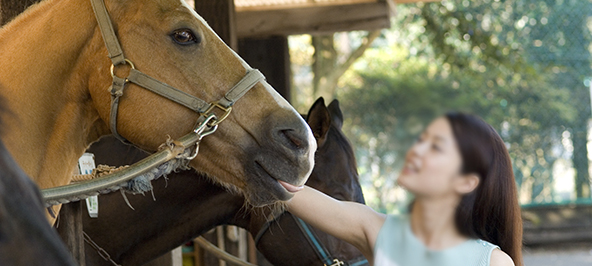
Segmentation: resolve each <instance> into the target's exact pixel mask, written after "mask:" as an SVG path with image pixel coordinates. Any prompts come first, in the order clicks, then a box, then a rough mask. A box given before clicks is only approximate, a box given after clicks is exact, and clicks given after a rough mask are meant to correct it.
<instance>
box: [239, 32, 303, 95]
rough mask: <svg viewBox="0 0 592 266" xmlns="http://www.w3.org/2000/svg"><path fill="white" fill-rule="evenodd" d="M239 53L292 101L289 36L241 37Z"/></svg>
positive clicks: (281, 93)
mask: <svg viewBox="0 0 592 266" xmlns="http://www.w3.org/2000/svg"><path fill="white" fill-rule="evenodd" d="M238 53H239V55H240V56H241V57H242V58H243V59H245V61H247V62H248V63H249V65H251V67H253V68H257V69H259V70H261V73H263V74H264V75H265V77H266V79H267V82H268V83H269V84H270V85H271V86H273V87H274V88H275V90H276V91H278V92H279V93H280V95H282V96H283V97H284V98H285V99H286V100H288V102H289V101H290V85H291V82H290V81H291V78H290V76H291V71H290V48H289V47H288V38H287V37H285V36H271V37H267V38H244V39H240V41H239V52H238Z"/></svg>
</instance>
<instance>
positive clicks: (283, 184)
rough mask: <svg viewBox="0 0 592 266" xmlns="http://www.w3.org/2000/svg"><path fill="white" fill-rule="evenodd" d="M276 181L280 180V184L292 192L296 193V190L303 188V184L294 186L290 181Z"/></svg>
mask: <svg viewBox="0 0 592 266" xmlns="http://www.w3.org/2000/svg"><path fill="white" fill-rule="evenodd" d="M278 182H280V185H282V186H283V187H284V188H285V189H286V190H287V191H289V192H292V193H296V192H298V191H300V190H302V189H304V186H299V187H297V186H294V185H292V184H290V183H287V182H284V181H281V180H278Z"/></svg>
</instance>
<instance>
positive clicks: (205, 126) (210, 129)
mask: <svg viewBox="0 0 592 266" xmlns="http://www.w3.org/2000/svg"><path fill="white" fill-rule="evenodd" d="M204 117H205V120H204V121H203V122H201V123H199V124H197V126H196V127H195V129H194V130H193V132H195V134H197V135H198V136H199V139H198V140H197V142H196V143H195V151H194V152H193V154H192V155H191V156H189V157H187V158H186V159H187V160H190V161H191V160H193V159H194V158H195V157H196V156H197V153H199V143H200V142H201V139H202V138H203V137H205V136H208V135H210V134H212V133H214V132H216V129H218V123H216V124H215V125H212V124H213V123H215V122H216V121H217V119H218V118H217V117H216V115H215V114H209V115H208V116H204Z"/></svg>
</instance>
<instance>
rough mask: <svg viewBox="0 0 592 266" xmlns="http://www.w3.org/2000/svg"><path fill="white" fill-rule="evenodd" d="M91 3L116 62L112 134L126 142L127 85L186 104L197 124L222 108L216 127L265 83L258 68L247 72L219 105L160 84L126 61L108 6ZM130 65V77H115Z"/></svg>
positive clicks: (98, 0) (98, 1) (101, 2)
mask: <svg viewBox="0 0 592 266" xmlns="http://www.w3.org/2000/svg"><path fill="white" fill-rule="evenodd" d="M91 4H92V7H93V10H94V13H95V16H96V19H97V23H98V24H99V28H100V30H101V35H102V36H103V41H104V42H105V47H106V48H107V52H108V53H109V58H110V59H111V62H112V63H113V64H112V65H111V76H112V77H113V83H112V84H111V86H110V88H109V92H110V93H111V113H110V115H109V126H110V128H111V132H112V134H113V135H114V136H115V137H117V138H118V139H119V140H121V141H123V142H128V141H127V140H125V139H124V138H123V137H122V136H121V135H119V133H118V132H117V111H118V109H119V101H120V98H121V96H122V95H123V90H124V88H125V84H126V83H127V82H131V83H134V84H136V85H138V86H140V87H142V88H145V89H147V90H149V91H151V92H153V93H156V94H158V95H160V96H162V97H164V98H167V99H169V100H171V101H174V102H176V103H178V104H180V105H183V106H185V107H187V108H189V109H191V110H193V111H194V112H196V113H199V114H200V117H199V119H198V123H201V122H203V121H204V120H205V118H206V117H207V116H209V114H210V113H211V112H212V111H213V109H215V108H219V109H221V110H222V111H223V112H224V114H223V115H222V116H221V117H219V118H218V117H216V118H215V119H214V121H213V122H211V124H210V126H216V125H217V124H219V123H220V122H222V121H223V120H224V119H225V118H226V117H227V116H228V115H229V114H230V112H231V111H232V105H233V104H234V103H235V102H236V101H237V100H238V99H240V98H241V97H242V96H244V95H245V93H247V92H248V91H249V90H250V89H251V88H253V87H254V86H255V85H256V84H257V83H259V82H261V81H263V80H265V77H264V76H263V74H262V73H261V72H260V71H259V70H257V69H251V68H248V69H247V73H246V74H245V76H244V77H243V78H242V79H241V80H240V81H239V82H238V83H237V84H236V85H234V87H232V88H231V89H230V90H229V91H228V92H227V93H226V95H224V97H223V98H221V99H219V100H218V101H217V102H213V103H208V102H206V101H204V100H202V99H200V98H197V97H195V96H193V95H190V94H188V93H186V92H184V91H181V90H179V89H176V88H174V87H172V86H170V85H168V84H166V83H164V82H161V81H159V80H157V79H155V78H153V77H151V76H149V75H146V74H144V73H142V72H141V71H139V70H137V69H136V68H135V66H134V64H133V63H132V62H131V61H130V60H128V59H126V58H125V57H124V55H123V50H122V48H121V45H120V44H119V41H118V39H117V35H115V30H114V29H113V24H112V22H111V19H110V18H109V13H108V12H107V7H106V6H105V2H104V0H91ZM126 64H127V65H129V66H130V67H131V70H130V73H129V75H128V76H127V77H125V78H121V77H118V76H116V75H115V74H114V71H113V68H114V67H116V66H119V65H126Z"/></svg>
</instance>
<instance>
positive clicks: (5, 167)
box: [0, 141, 75, 266]
mask: <svg viewBox="0 0 592 266" xmlns="http://www.w3.org/2000/svg"><path fill="white" fill-rule="evenodd" d="M40 261H42V264H43V265H51V266H67V265H75V263H74V260H73V259H72V257H71V256H70V253H69V252H68V250H67V249H66V246H64V244H63V243H62V242H61V241H60V238H59V236H58V235H57V234H56V232H55V230H54V229H52V228H51V227H50V226H49V224H47V220H46V219H45V215H44V211H43V204H42V198H41V194H40V193H39V190H38V189H37V186H36V185H35V184H34V183H33V182H32V181H31V179H29V177H27V175H26V174H25V173H24V172H23V171H22V170H21V169H20V168H19V167H18V165H17V164H16V162H15V161H14V160H13V159H12V157H11V156H10V154H9V153H8V151H7V150H6V148H5V147H4V144H3V143H2V142H1V141H0V265H15V266H16V265H39V263H40Z"/></svg>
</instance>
